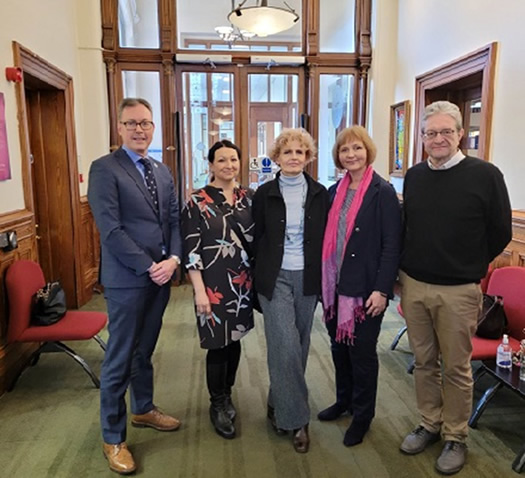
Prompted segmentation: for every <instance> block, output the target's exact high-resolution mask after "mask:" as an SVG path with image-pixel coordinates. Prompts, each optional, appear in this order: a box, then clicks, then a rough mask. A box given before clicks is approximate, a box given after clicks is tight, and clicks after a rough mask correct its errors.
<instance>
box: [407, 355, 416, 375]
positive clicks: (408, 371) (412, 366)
mask: <svg viewBox="0 0 525 478" xmlns="http://www.w3.org/2000/svg"><path fill="white" fill-rule="evenodd" d="M415 368H416V359H412V362H411V363H410V365H409V366H408V367H407V373H409V374H410V375H412V374H413V373H414V369H415Z"/></svg>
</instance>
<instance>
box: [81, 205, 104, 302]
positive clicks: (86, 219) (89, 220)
mask: <svg viewBox="0 0 525 478" xmlns="http://www.w3.org/2000/svg"><path fill="white" fill-rule="evenodd" d="M80 235H81V238H82V240H81V244H80V251H81V252H80V270H81V271H82V289H81V290H80V291H79V292H80V295H81V299H82V303H86V302H88V301H89V300H91V297H92V296H93V289H94V287H95V286H96V285H97V284H98V282H99V280H98V271H99V264H100V239H99V234H98V231H97V227H96V225H95V220H94V218H93V214H92V213H91V209H90V207H89V203H88V201H87V197H86V196H84V197H82V198H81V200H80Z"/></svg>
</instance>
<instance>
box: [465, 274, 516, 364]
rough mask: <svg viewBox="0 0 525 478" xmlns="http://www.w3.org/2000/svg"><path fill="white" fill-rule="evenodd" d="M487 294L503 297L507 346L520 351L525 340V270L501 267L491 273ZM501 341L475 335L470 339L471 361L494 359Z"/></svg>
mask: <svg viewBox="0 0 525 478" xmlns="http://www.w3.org/2000/svg"><path fill="white" fill-rule="evenodd" d="M487 294H489V295H500V296H501V297H503V308H504V310H505V315H506V316H507V319H508V321H509V344H510V346H511V347H512V350H514V351H518V350H519V349H520V340H521V339H522V338H525V335H524V333H523V328H524V327H525V268H523V267H502V268H500V269H495V270H494V271H492V273H491V276H490V280H489V282H488V286H487ZM500 343H501V339H496V340H491V339H483V338H481V337H478V336H477V335H475V336H474V337H473V339H472V360H488V359H495V358H496V353H497V349H498V345H499V344H500Z"/></svg>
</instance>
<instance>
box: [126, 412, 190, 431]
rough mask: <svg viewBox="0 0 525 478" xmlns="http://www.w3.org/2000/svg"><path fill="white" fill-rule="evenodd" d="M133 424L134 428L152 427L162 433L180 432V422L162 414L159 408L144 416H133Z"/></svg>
mask: <svg viewBox="0 0 525 478" xmlns="http://www.w3.org/2000/svg"><path fill="white" fill-rule="evenodd" d="M131 424H132V425H133V426H134V427H151V428H155V430H159V431H161V432H172V431H175V430H178V429H179V427H180V421H179V420H177V419H176V418H175V417H170V416H169V415H166V414H165V413H163V412H161V411H160V410H159V409H158V408H157V407H153V410H151V411H149V412H148V413H144V414H142V415H131Z"/></svg>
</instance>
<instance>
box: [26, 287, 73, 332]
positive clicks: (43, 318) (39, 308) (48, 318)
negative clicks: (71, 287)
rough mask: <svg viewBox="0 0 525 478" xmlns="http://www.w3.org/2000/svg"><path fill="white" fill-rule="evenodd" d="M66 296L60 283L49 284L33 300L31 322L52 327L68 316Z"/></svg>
mask: <svg viewBox="0 0 525 478" xmlns="http://www.w3.org/2000/svg"><path fill="white" fill-rule="evenodd" d="M66 311H67V309H66V294H65V293H64V289H62V286H61V285H60V282H48V283H47V284H46V285H45V286H44V287H42V289H39V290H37V292H36V294H35V296H34V298H33V309H32V312H31V322H32V323H33V324H35V325H52V324H55V323H56V322H58V321H59V320H60V319H61V318H62V317H64V315H66Z"/></svg>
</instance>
